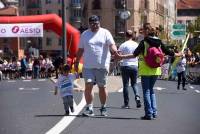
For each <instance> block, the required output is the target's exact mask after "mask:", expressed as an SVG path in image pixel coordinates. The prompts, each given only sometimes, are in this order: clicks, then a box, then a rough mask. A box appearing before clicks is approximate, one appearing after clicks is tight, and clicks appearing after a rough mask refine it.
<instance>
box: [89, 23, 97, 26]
mask: <svg viewBox="0 0 200 134" xmlns="http://www.w3.org/2000/svg"><path fill="white" fill-rule="evenodd" d="M89 24H90V25H92V26H94V25H99V22H89Z"/></svg>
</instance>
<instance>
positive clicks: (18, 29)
mask: <svg viewBox="0 0 200 134" xmlns="http://www.w3.org/2000/svg"><path fill="white" fill-rule="evenodd" d="M0 37H43V23H23V24H0Z"/></svg>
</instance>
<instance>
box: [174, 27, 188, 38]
mask: <svg viewBox="0 0 200 134" xmlns="http://www.w3.org/2000/svg"><path fill="white" fill-rule="evenodd" d="M185 36H186V25H185V24H173V25H172V27H171V38H172V39H177V40H181V39H184V38H185Z"/></svg>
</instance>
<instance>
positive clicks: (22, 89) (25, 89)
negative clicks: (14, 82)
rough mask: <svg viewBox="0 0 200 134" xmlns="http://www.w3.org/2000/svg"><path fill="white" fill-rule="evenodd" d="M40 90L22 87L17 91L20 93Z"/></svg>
mask: <svg viewBox="0 0 200 134" xmlns="http://www.w3.org/2000/svg"><path fill="white" fill-rule="evenodd" d="M39 89H40V88H34V87H32V88H23V87H20V88H19V90H20V91H36V90H39Z"/></svg>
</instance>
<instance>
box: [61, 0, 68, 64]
mask: <svg viewBox="0 0 200 134" xmlns="http://www.w3.org/2000/svg"><path fill="white" fill-rule="evenodd" d="M66 37H67V34H66V8H65V0H62V52H63V53H62V54H63V63H64V64H66V63H67V62H66V59H67V53H66V52H67V47H66V42H67V38H66Z"/></svg>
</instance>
